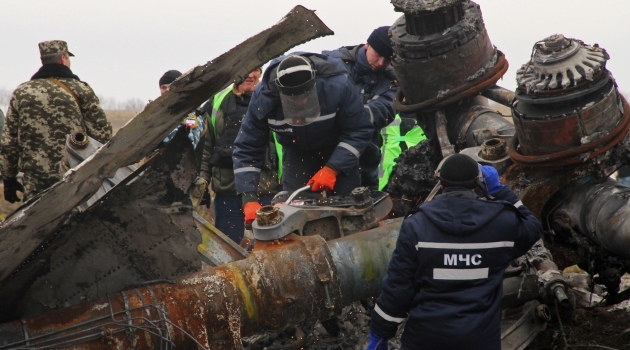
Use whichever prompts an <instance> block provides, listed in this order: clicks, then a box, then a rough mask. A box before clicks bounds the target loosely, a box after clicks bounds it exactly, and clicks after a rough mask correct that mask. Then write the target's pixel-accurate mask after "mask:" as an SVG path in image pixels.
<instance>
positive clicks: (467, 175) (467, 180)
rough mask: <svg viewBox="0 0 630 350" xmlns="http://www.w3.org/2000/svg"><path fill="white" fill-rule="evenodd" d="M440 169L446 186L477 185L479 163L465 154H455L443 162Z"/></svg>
mask: <svg viewBox="0 0 630 350" xmlns="http://www.w3.org/2000/svg"><path fill="white" fill-rule="evenodd" d="M438 170H439V176H440V182H441V183H442V185H443V186H445V187H465V188H470V189H473V188H475V187H477V177H479V165H478V164H477V162H475V161H474V160H473V159H472V158H470V157H469V156H467V155H465V154H460V153H458V154H454V155H452V156H449V157H448V158H446V159H445V160H444V163H442V167H441V168H440V169H438Z"/></svg>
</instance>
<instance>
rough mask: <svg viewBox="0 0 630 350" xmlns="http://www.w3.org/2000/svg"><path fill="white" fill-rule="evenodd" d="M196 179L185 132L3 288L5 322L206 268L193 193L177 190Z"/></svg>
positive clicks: (0, 307)
mask: <svg viewBox="0 0 630 350" xmlns="http://www.w3.org/2000/svg"><path fill="white" fill-rule="evenodd" d="M140 174H142V175H141V176H140ZM195 176H196V174H195V159H194V153H193V150H192V146H191V145H190V142H189V141H188V138H187V135H186V134H185V133H184V132H179V133H178V134H177V135H176V136H175V137H174V138H173V140H172V142H171V144H170V145H169V147H168V148H167V149H165V150H163V152H162V153H159V154H158V155H156V156H155V157H153V158H152V159H151V160H150V161H149V162H148V163H147V164H145V166H143V167H142V168H141V169H138V170H136V171H135V172H134V173H132V174H130V175H129V176H128V177H126V178H124V179H122V180H123V181H121V182H119V183H118V185H117V186H115V187H113V188H111V189H110V190H109V192H107V194H106V196H105V197H101V198H99V199H98V201H96V202H95V203H94V204H93V205H92V206H91V207H90V208H89V209H87V210H86V211H83V212H74V213H72V214H71V215H70V216H69V223H68V224H67V225H65V226H64V227H62V228H61V229H59V230H58V231H56V232H55V235H54V239H52V240H50V242H47V243H46V244H45V245H44V246H42V247H40V249H39V250H38V251H37V252H36V253H34V254H32V255H31V256H30V257H29V259H28V260H26V261H24V262H22V264H21V265H20V266H19V269H18V270H16V271H15V272H14V273H13V274H12V275H11V276H10V277H9V278H7V280H6V281H5V283H4V284H3V286H2V288H0V321H3V322H5V321H9V320H13V319H19V318H22V317H27V316H32V315H36V314H41V313H43V312H46V311H50V310H54V309H58V308H61V307H65V306H69V305H76V304H79V303H82V302H85V301H88V300H95V299H98V298H102V297H104V296H106V295H109V294H115V293H117V292H119V291H121V290H125V289H130V288H133V287H134V286H140V285H142V284H143V283H146V282H147V281H152V280H170V279H173V278H174V277H176V276H180V275H183V274H187V273H190V272H195V271H199V270H200V268H201V261H200V255H199V254H198V253H197V249H196V247H197V245H198V244H199V243H200V235H199V231H198V230H197V229H196V227H195V222H194V220H193V214H192V207H191V203H190V199H189V196H188V195H187V193H186V192H185V191H184V190H182V189H181V188H180V187H179V186H177V183H180V182H181V183H185V182H188V183H190V182H191V181H194V179H195ZM131 180H134V181H133V182H132V181H131Z"/></svg>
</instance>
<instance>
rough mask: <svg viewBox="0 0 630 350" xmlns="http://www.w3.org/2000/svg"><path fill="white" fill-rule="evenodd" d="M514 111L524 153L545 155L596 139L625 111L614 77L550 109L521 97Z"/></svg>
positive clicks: (519, 139) (617, 121)
mask: <svg viewBox="0 0 630 350" xmlns="http://www.w3.org/2000/svg"><path fill="white" fill-rule="evenodd" d="M513 110H514V125H515V126H516V135H517V137H518V141H519V144H520V145H521V147H520V149H519V150H520V153H522V154H524V155H546V154H550V153H556V152H561V151H565V150H568V149H571V148H576V147H579V146H582V145H586V144H589V143H592V142H594V141H597V140H599V139H601V138H603V137H604V136H606V135H607V134H609V133H610V132H611V131H612V130H613V128H614V127H615V126H617V124H618V123H619V121H620V120H621V117H622V114H623V112H624V108H623V107H622V102H621V99H620V97H619V96H618V94H617V89H616V86H615V84H614V81H612V80H609V81H608V82H607V83H606V84H604V85H603V86H602V87H601V88H600V89H597V90H595V91H593V92H592V93H591V94H589V95H588V96H584V97H583V98H582V99H581V100H580V101H579V102H577V103H573V104H570V105H567V106H563V107H559V108H555V109H553V110H549V109H546V108H544V105H541V104H531V103H526V102H523V101H520V100H519V101H518V102H516V103H515V104H514V109H513Z"/></svg>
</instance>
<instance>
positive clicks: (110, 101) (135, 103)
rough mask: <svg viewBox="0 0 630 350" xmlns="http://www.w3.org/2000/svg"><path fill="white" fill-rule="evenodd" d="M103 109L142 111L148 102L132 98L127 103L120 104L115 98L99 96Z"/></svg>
mask: <svg viewBox="0 0 630 350" xmlns="http://www.w3.org/2000/svg"><path fill="white" fill-rule="evenodd" d="M98 99H99V101H100V102H101V108H103V109H104V110H123V109H124V110H140V109H142V108H144V105H146V102H144V101H142V100H141V99H139V98H131V99H129V100H127V101H125V102H118V101H117V100H116V99H115V98H113V97H105V96H98Z"/></svg>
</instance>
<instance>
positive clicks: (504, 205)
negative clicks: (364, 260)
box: [368, 154, 542, 350]
mask: <svg viewBox="0 0 630 350" xmlns="http://www.w3.org/2000/svg"><path fill="white" fill-rule="evenodd" d="M438 171H439V178H440V181H441V183H442V185H443V194H442V195H441V196H438V197H436V198H435V199H434V200H433V201H431V202H427V203H424V204H421V205H420V206H419V207H418V208H417V211H416V212H415V213H412V214H410V215H408V216H407V218H406V219H405V221H404V222H403V224H402V227H401V229H400V234H399V236H398V241H397V243H396V249H395V250H394V253H393V255H392V260H391V261H390V263H389V267H388V270H387V275H386V276H385V278H384V279H383V289H382V292H381V295H380V297H379V298H378V300H377V302H376V306H375V308H374V311H373V312H372V322H371V325H370V344H369V345H368V349H379V350H381V349H387V339H389V338H391V337H393V336H394V335H395V333H396V329H397V327H398V325H399V324H400V323H401V322H402V321H403V320H404V319H405V318H406V317H407V315H409V319H408V320H407V324H406V325H405V330H404V332H403V335H402V339H401V341H402V349H405V350H409V349H466V350H476V349H479V350H481V349H484V350H488V349H490V350H500V349H501V326H500V321H501V298H502V287H503V273H504V270H505V268H506V267H507V266H508V264H509V263H510V261H512V260H513V259H515V258H517V257H519V256H521V255H523V254H525V252H527V250H529V249H530V248H531V247H532V245H533V244H534V243H535V242H536V241H538V240H539V239H540V237H541V234H542V226H541V224H540V223H539V222H538V221H537V220H536V218H535V217H534V215H533V214H532V213H531V212H530V211H529V209H527V208H526V207H525V206H524V205H523V203H521V201H520V200H519V198H518V197H517V196H516V195H515V194H514V192H512V190H511V189H510V188H509V187H507V186H503V185H501V183H500V182H499V176H498V174H497V172H496V170H495V169H494V168H492V167H489V166H484V167H482V168H481V169H480V168H479V166H478V164H477V163H476V162H475V161H474V160H473V159H472V158H470V157H468V156H466V155H462V154H455V155H452V156H450V157H448V158H446V159H445V160H444V161H443V163H442V166H441V167H438ZM481 174H483V175H481ZM482 178H483V179H484V180H485V183H486V184H487V185H483V182H481V181H480V180H481V179H482ZM483 187H487V193H489V194H490V196H488V197H489V198H492V199H487V198H482V197H480V196H478V195H477V194H476V193H475V191H474V189H475V188H483ZM491 196H492V197H491Z"/></svg>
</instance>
